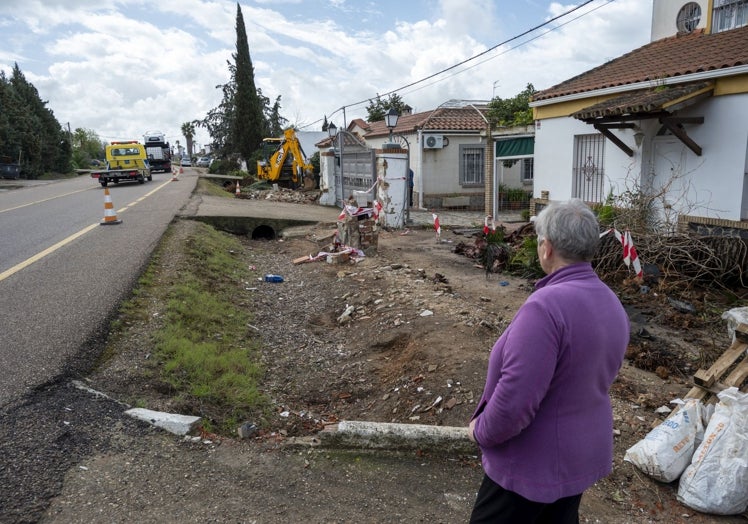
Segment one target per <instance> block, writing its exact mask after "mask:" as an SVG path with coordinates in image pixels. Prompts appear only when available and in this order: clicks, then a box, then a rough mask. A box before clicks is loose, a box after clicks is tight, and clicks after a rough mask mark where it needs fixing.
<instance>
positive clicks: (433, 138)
mask: <svg viewBox="0 0 748 524" xmlns="http://www.w3.org/2000/svg"><path fill="white" fill-rule="evenodd" d="M443 147H444V137H443V136H442V135H424V138H423V148H424V149H441V148H443Z"/></svg>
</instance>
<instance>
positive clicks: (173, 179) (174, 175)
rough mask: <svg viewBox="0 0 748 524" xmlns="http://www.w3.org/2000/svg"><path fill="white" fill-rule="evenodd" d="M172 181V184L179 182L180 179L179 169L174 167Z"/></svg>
mask: <svg viewBox="0 0 748 524" xmlns="http://www.w3.org/2000/svg"><path fill="white" fill-rule="evenodd" d="M171 181H172V182H179V179H178V178H177V168H176V167H174V168H172V170H171Z"/></svg>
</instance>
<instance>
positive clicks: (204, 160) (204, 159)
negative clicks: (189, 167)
mask: <svg viewBox="0 0 748 524" xmlns="http://www.w3.org/2000/svg"><path fill="white" fill-rule="evenodd" d="M211 161H212V159H211V158H210V157H209V156H201V157H200V158H198V159H197V162H196V163H195V165H196V166H197V167H209V166H210V163H211Z"/></svg>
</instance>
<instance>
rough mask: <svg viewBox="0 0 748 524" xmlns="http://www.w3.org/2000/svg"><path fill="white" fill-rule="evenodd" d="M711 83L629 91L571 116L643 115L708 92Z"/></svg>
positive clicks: (585, 117)
mask: <svg viewBox="0 0 748 524" xmlns="http://www.w3.org/2000/svg"><path fill="white" fill-rule="evenodd" d="M711 88H713V85H712V83H711V82H691V83H687V84H679V85H674V86H663V87H662V88H654V89H639V90H636V91H629V92H628V93H623V94H621V95H619V96H617V97H614V98H611V99H609V100H605V101H603V102H600V103H598V104H595V105H592V106H590V107H586V108H584V109H582V110H581V111H578V112H576V113H574V114H573V115H572V116H573V117H574V118H577V119H580V120H589V119H593V118H610V117H618V116H624V115H643V114H647V113H656V112H660V111H662V110H663V109H664V106H666V105H667V104H668V103H669V102H674V101H677V100H683V99H688V98H690V97H692V96H695V95H697V94H699V93H706V92H710V91H711Z"/></svg>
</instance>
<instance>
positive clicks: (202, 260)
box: [113, 222, 269, 434]
mask: <svg viewBox="0 0 748 524" xmlns="http://www.w3.org/2000/svg"><path fill="white" fill-rule="evenodd" d="M170 234H171V233H170V232H167V235H165V239H166V238H168V236H169V235H170ZM175 244H177V245H179V248H178V249H179V254H178V255H177V254H176V253H175V252H174V249H175V247H174V246H175ZM167 246H171V247H167ZM167 249H168V250H169V251H166V250H167ZM243 251H244V247H243V246H242V244H241V243H240V241H239V240H238V239H236V238H235V237H233V236H231V235H229V234H226V233H222V232H219V231H217V230H215V229H213V228H212V227H210V226H208V225H206V224H202V223H199V222H198V223H194V226H193V227H191V228H190V233H189V235H188V236H187V238H185V239H180V240H179V241H177V242H175V241H168V240H162V242H161V244H160V246H159V248H158V249H157V250H156V253H155V254H154V257H153V259H152V261H151V263H150V265H149V267H148V268H147V270H146V271H145V272H144V274H143V276H142V277H141V278H140V280H139V282H138V286H137V288H136V289H135V290H134V291H133V296H132V298H131V299H130V300H128V301H127V302H126V303H125V304H123V306H122V308H121V310H120V316H119V320H118V322H117V323H116V324H114V325H113V335H114V337H115V338H116V337H117V335H118V333H117V331H118V330H122V329H124V328H126V327H127V326H129V325H132V324H133V323H138V322H149V323H152V326H151V328H152V329H149V335H150V336H149V339H150V340H151V341H152V342H151V347H150V350H151V351H152V357H151V358H150V359H149V361H150V369H149V370H148V374H149V376H150V380H151V381H152V382H155V383H156V385H157V389H158V390H160V391H162V392H168V394H169V395H170V396H171V397H172V398H173V400H174V404H175V405H178V406H180V407H181V410H182V412H183V413H184V414H191V415H198V416H200V417H202V418H203V427H204V429H205V430H206V431H210V432H216V433H219V434H228V433H233V432H234V431H235V429H236V427H237V426H238V425H239V424H241V423H242V422H244V421H246V420H258V419H259V418H262V414H263V413H264V412H265V410H266V408H267V406H268V405H269V403H268V400H267V398H266V397H265V396H264V395H263V394H262V393H261V392H260V390H259V382H260V380H261V377H262V373H263V370H262V366H261V365H260V364H259V360H260V355H259V349H260V346H259V342H258V341H256V340H253V339H252V337H251V332H250V330H249V329H248V327H247V326H248V325H249V324H251V320H252V318H251V314H250V312H249V308H247V306H246V304H243V305H242V304H241V303H240V302H239V298H240V295H241V293H239V292H238V291H239V290H238V289H237V282H242V281H246V280H247V278H249V276H248V273H249V270H248V268H247V266H246V264H244V262H243V260H242V256H241V255H242V253H243ZM167 258H168V261H169V268H168V269H166V264H165V261H166V260H167ZM154 310H156V311H159V312H160V313H159V314H158V315H155V318H154V315H153V314H150V313H149V312H150V311H154ZM120 334H121V333H120ZM136 403H137V404H142V402H136ZM144 407H148V406H144Z"/></svg>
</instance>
